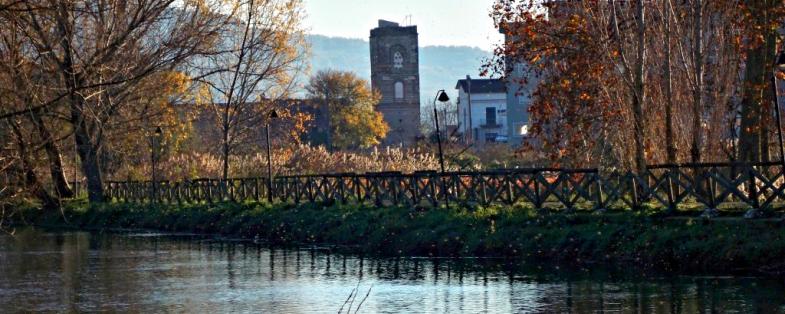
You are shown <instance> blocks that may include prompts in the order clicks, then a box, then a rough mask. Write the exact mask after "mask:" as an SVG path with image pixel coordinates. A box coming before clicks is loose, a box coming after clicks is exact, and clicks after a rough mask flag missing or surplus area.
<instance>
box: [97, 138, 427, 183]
mask: <svg viewBox="0 0 785 314" xmlns="http://www.w3.org/2000/svg"><path fill="white" fill-rule="evenodd" d="M271 156H272V158H271V159H272V164H273V170H274V171H275V174H277V175H286V174H321V173H345V172H357V173H364V172H379V171H400V172H414V171H419V170H435V169H438V168H439V160H438V158H437V157H436V156H435V155H434V154H432V153H430V152H429V151H425V150H421V149H403V148H383V149H372V150H369V151H365V152H344V151H338V152H330V151H328V150H327V149H325V148H324V147H322V146H319V147H313V146H308V145H298V146H294V147H287V148H278V149H275V150H273V151H272V154H271ZM221 165H222V163H221V158H220V156H219V155H215V154H211V153H198V152H191V153H180V154H177V155H173V156H168V157H165V158H164V159H163V160H160V161H159V162H158V163H157V166H156V170H157V176H158V178H160V179H161V180H172V181H177V180H184V179H195V178H219V177H220V176H221ZM229 167H230V169H229V173H230V176H232V177H237V178H239V177H258V176H266V175H267V154H266V153H254V154H247V155H241V156H232V157H231V158H230V160H229ZM150 170H151V164H150V163H149V162H148V163H144V164H138V165H130V164H129V165H123V166H122V167H121V168H120V169H119V170H118V171H116V172H115V173H113V174H111V175H110V178H111V179H112V180H128V179H130V180H146V179H149V178H150V173H151V172H150Z"/></svg>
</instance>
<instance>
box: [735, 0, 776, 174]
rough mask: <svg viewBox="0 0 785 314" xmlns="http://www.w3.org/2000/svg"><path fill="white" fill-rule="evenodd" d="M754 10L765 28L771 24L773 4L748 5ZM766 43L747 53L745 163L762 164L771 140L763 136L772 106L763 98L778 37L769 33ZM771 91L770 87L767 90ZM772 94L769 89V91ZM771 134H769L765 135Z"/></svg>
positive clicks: (741, 158) (742, 145)
mask: <svg viewBox="0 0 785 314" xmlns="http://www.w3.org/2000/svg"><path fill="white" fill-rule="evenodd" d="M748 4H749V5H750V7H751V8H752V10H753V11H754V12H755V13H757V15H756V16H757V17H758V18H759V19H760V20H759V21H758V22H759V23H761V24H765V23H766V22H767V21H768V20H769V17H768V15H767V14H768V13H767V11H768V10H767V8H770V7H771V6H772V5H774V3H773V2H766V3H765V4H761V3H758V2H755V1H748ZM764 38H765V41H766V42H764V43H763V44H760V45H756V46H753V47H751V48H748V49H747V51H746V55H747V59H746V64H745V69H744V83H743V88H744V89H743V94H742V100H741V106H742V108H741V135H740V137H739V142H740V143H739V158H738V159H739V161H745V162H759V161H761V160H762V159H763V156H764V152H763V149H764V148H765V147H766V146H767V145H764V144H763V142H765V141H766V139H767V138H768V134H764V131H766V130H767V129H768V128H765V127H762V124H763V123H765V120H771V119H769V117H768V114H770V112H769V111H768V110H764V109H768V107H769V106H766V105H765V104H764V102H765V100H766V99H767V98H766V97H765V96H764V94H767V91H768V90H766V89H765V87H764V86H767V83H766V81H767V78H768V75H771V72H769V71H770V70H771V69H770V66H771V62H770V61H771V58H773V57H774V55H775V53H776V51H774V50H775V49H776V48H775V41H776V34H775V33H774V32H772V31H771V30H769V33H767V34H765V37H764ZM768 87H769V88H771V87H770V86H768ZM769 90H770V89H769ZM766 132H768V131H766Z"/></svg>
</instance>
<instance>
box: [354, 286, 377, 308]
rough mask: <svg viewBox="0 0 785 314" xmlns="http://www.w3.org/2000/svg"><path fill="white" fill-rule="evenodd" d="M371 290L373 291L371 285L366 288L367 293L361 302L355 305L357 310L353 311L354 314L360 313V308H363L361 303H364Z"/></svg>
mask: <svg viewBox="0 0 785 314" xmlns="http://www.w3.org/2000/svg"><path fill="white" fill-rule="evenodd" d="M371 289H373V284H371V286H370V287H368V293H366V294H365V297H364V298H363V299H362V301H360V304H357V308H356V309H354V314H357V312H359V311H360V307H361V306H363V303H365V300H367V299H368V296H369V295H370V294H371Z"/></svg>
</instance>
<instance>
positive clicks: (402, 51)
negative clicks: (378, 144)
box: [370, 20, 420, 146]
mask: <svg viewBox="0 0 785 314" xmlns="http://www.w3.org/2000/svg"><path fill="white" fill-rule="evenodd" d="M417 37H418V35H417V26H400V25H399V24H398V23H394V22H389V21H385V20H379V27H377V28H374V29H372V30H371V37H370V47H371V85H372V86H373V88H374V89H375V90H377V91H379V93H380V94H381V96H382V99H381V102H380V103H379V106H378V110H379V111H380V112H381V113H382V114H383V115H384V121H385V122H387V124H388V125H389V126H390V130H389V132H387V137H386V138H385V139H384V141H383V142H382V144H383V145H385V146H394V145H403V146H408V145H412V144H414V143H415V142H416V141H417V138H418V137H419V136H420V62H419V46H418V38H417Z"/></svg>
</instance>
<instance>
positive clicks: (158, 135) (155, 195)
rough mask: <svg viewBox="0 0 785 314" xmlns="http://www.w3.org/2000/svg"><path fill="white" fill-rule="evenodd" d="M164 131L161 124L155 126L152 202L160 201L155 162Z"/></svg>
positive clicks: (151, 154)
mask: <svg viewBox="0 0 785 314" xmlns="http://www.w3.org/2000/svg"><path fill="white" fill-rule="evenodd" d="M162 133H163V131H162V130H161V127H160V126H159V127H156V128H155V134H154V135H153V138H152V139H151V142H152V145H151V146H152V147H151V148H152V149H151V150H150V161H151V163H152V167H151V170H150V172H151V174H152V185H153V186H152V189H153V191H152V192H153V193H152V195H151V196H150V202H157V201H158V187H157V185H156V176H155V174H156V169H155V163H156V159H158V156H157V155H158V145H159V144H160V143H159V142H160V139H161V134H162Z"/></svg>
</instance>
